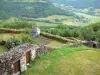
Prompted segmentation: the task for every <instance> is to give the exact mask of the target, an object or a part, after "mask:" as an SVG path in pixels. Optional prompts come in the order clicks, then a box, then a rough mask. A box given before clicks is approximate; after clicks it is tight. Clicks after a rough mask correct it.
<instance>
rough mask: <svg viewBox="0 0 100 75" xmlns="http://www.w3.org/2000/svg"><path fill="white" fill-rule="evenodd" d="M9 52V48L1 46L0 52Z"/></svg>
mask: <svg viewBox="0 0 100 75" xmlns="http://www.w3.org/2000/svg"><path fill="white" fill-rule="evenodd" d="M5 52H7V48H6V47H4V46H0V54H2V53H5Z"/></svg>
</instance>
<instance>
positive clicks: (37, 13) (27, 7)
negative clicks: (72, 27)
mask: <svg viewBox="0 0 100 75" xmlns="http://www.w3.org/2000/svg"><path fill="white" fill-rule="evenodd" d="M50 15H67V16H70V15H74V14H73V13H72V12H69V11H64V10H62V9H60V8H58V7H55V6H54V5H53V4H52V3H51V2H49V1H47V0H1V1H0V18H9V17H27V18H30V17H31V18H38V17H47V16H50Z"/></svg>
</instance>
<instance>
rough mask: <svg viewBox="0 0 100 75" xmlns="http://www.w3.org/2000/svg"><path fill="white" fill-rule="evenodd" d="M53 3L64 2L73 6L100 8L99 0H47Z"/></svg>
mask: <svg viewBox="0 0 100 75" xmlns="http://www.w3.org/2000/svg"><path fill="white" fill-rule="evenodd" d="M49 1H51V2H53V3H59V4H65V5H67V6H73V7H75V8H87V7H94V8H100V0H49Z"/></svg>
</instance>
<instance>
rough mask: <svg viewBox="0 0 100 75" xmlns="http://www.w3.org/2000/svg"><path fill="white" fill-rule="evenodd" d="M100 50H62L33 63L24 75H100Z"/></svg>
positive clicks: (84, 48)
mask: <svg viewBox="0 0 100 75" xmlns="http://www.w3.org/2000/svg"><path fill="white" fill-rule="evenodd" d="M99 59H100V51H99V49H98V50H97V49H89V48H87V47H84V46H82V47H79V48H66V47H65V48H61V49H58V50H55V51H52V52H50V53H47V54H45V55H44V56H42V57H40V58H38V59H36V60H35V61H33V62H32V66H31V68H28V70H27V71H25V72H24V73H23V74H22V75H99V74H100V60H99Z"/></svg>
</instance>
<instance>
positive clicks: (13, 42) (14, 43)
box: [5, 38, 21, 49]
mask: <svg viewBox="0 0 100 75" xmlns="http://www.w3.org/2000/svg"><path fill="white" fill-rule="evenodd" d="M20 44H21V41H20V40H18V39H15V38H11V39H9V40H7V42H6V44H5V46H6V47H7V48H8V49H10V48H13V47H15V46H17V45H20Z"/></svg>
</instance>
